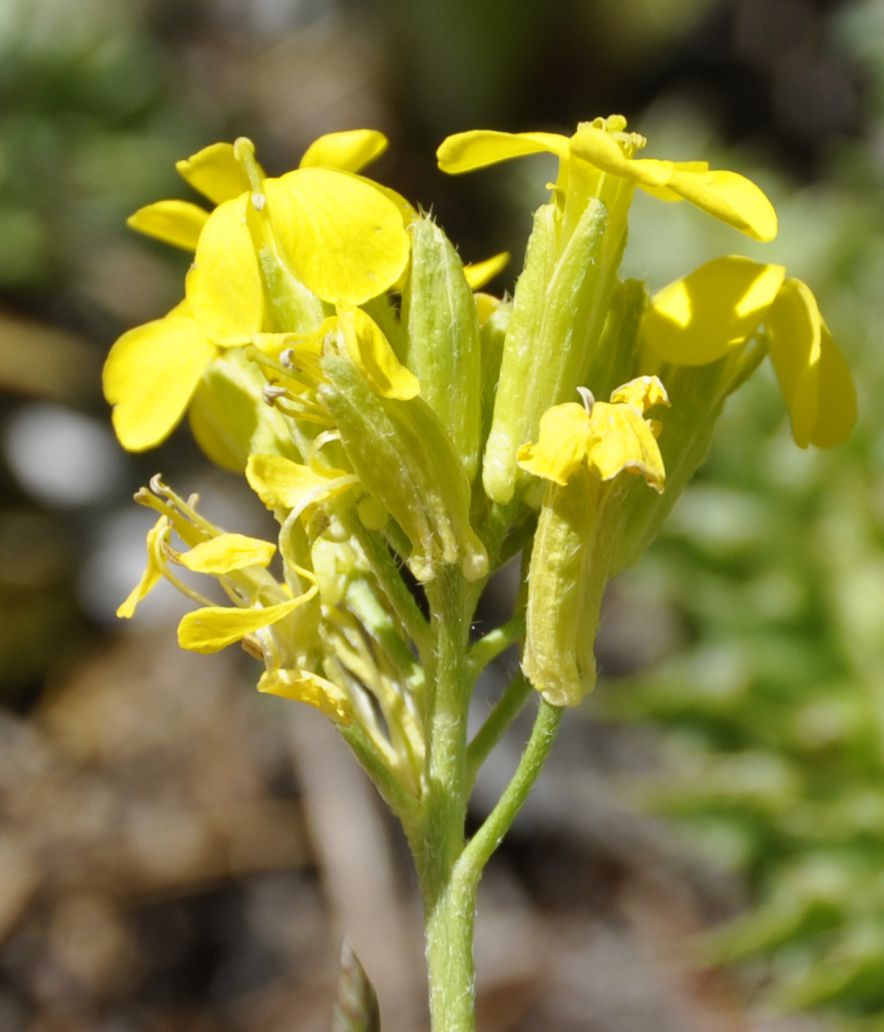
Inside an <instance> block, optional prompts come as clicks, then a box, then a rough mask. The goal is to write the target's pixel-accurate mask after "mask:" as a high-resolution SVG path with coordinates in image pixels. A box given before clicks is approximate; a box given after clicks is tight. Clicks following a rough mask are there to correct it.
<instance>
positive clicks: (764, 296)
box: [642, 255, 856, 448]
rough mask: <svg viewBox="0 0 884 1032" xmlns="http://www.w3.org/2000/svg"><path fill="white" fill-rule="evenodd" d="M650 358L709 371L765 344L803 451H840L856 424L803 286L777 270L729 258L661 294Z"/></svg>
mask: <svg viewBox="0 0 884 1032" xmlns="http://www.w3.org/2000/svg"><path fill="white" fill-rule="evenodd" d="M642 333H643V336H644V339H645V342H646V343H647V345H648V347H649V348H650V349H651V351H652V352H653V353H654V354H655V355H656V356H658V358H660V359H662V360H663V361H665V362H670V363H672V364H674V365H688V366H695V365H706V364H707V363H710V362H714V361H716V360H718V359H720V358H723V357H725V356H726V355H728V354H729V353H731V352H733V351H735V350H736V349H739V348H742V346H743V345H744V344H745V343H746V341H747V340H748V339H749V338H751V337H752V336H753V335H757V336H758V337H759V339H761V340H763V341H765V342H766V343H767V346H768V348H769V351H770V356H771V360H772V361H773V364H774V369H775V370H776V374H777V379H778V380H779V384H780V390H781V391H782V394H783V398H784V400H785V402H786V405H787V407H788V409H789V414H790V417H791V422H792V435H793V437H794V438H795V442H796V443H797V444H798V445H799V446H800V447H802V448H806V447H807V446H808V445H809V444H814V445H816V446H817V447H820V448H830V447H833V446H835V445H837V444H841V443H842V442H843V441H844V440H845V439H846V437H847V435H848V434H849V432H850V430H851V428H852V426H853V424H854V422H855V421H856V389H855V387H854V384H853V380H852V378H851V375H850V370H849V368H848V366H847V363H846V362H845V360H844V357H843V356H842V354H841V352H840V351H839V350H838V347H837V345H836V344H835V342H834V341H833V340H832V335H831V333H830V332H829V328H828V327H827V326H826V323H825V321H824V320H823V317H822V315H821V314H820V310H819V306H818V305H817V303H816V299H815V298H814V296H813V294H812V293H811V291H810V288H809V287H807V285H806V284H804V283H802V282H801V280H798V279H791V278H789V279H787V278H786V270H785V269H784V268H783V267H782V266H781V265H764V264H762V263H759V262H753V261H750V260H749V259H748V258H740V257H737V256H734V255H731V256H729V257H726V258H717V259H715V260H714V261H711V262H707V263H706V264H705V265H701V266H700V267H699V268H698V269H695V270H694V271H693V272H692V273H690V274H689V275H688V276H685V277H683V278H682V279H680V280H676V281H675V282H674V283H670V284H669V285H668V286H666V287H664V288H663V289H662V290H660V291H659V292H658V293H657V294H656V295H655V296H654V297H653V299H652V300H651V304H650V306H649V307H648V309H647V310H646V312H645V314H644V317H643V320H642Z"/></svg>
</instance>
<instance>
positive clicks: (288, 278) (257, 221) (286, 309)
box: [246, 194, 328, 333]
mask: <svg viewBox="0 0 884 1032" xmlns="http://www.w3.org/2000/svg"><path fill="white" fill-rule="evenodd" d="M255 196H256V195H252V197H251V198H250V200H249V204H248V206H247V207H246V222H247V224H248V227H249V233H250V234H251V237H252V243H253V244H254V246H255V254H256V255H257V257H258V268H259V269H260V271H261V281H262V283H263V284H264V296H265V298H266V300H267V307H266V320H267V323H268V325H267V326H266V327H265V329H267V330H268V331H270V332H274V331H275V332H277V333H310V332H311V331H312V330H315V329H317V328H318V327H319V325H320V324H321V323H322V320H323V319H324V318H325V316H326V315H327V314H328V312H327V311H326V309H325V307H324V306H323V304H322V302H321V301H320V300H319V298H318V297H317V296H316V295H315V294H314V293H313V292H312V291H311V290H309V289H308V288H307V287H306V286H304V284H303V283H302V282H301V281H300V280H299V279H298V278H297V277H296V276H295V274H294V273H293V272H292V271H291V269H290V268H289V266H288V263H287V261H286V259H285V257H284V256H283V253H282V250H281V249H280V247H279V244H278V243H277V240H276V237H275V236H274V234H273V229H272V225H271V222H270V219H269V218H268V217H267V209H266V198H264V195H263V194H258V195H257V197H259V198H260V201H259V203H260V204H261V205H262V206H261V207H260V208H256V207H255Z"/></svg>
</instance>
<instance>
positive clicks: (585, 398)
mask: <svg viewBox="0 0 884 1032" xmlns="http://www.w3.org/2000/svg"><path fill="white" fill-rule="evenodd" d="M577 393H578V394H579V395H580V400H581V401H582V402H583V407H584V408H585V409H586V414H587V415H588V416H591V415H592V407H593V405H595V395H594V394H593V393H592V391H591V390H590V389H589V388H588V387H578V388H577Z"/></svg>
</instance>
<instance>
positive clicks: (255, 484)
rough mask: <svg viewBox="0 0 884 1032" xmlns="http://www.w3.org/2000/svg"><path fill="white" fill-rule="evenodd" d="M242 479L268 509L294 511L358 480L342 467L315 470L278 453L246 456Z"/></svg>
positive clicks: (329, 495) (302, 508) (300, 509)
mask: <svg viewBox="0 0 884 1032" xmlns="http://www.w3.org/2000/svg"><path fill="white" fill-rule="evenodd" d="M246 480H248V482H249V486H250V487H251V488H252V490H253V491H254V492H255V494H256V495H257V496H258V497H259V498H260V499H261V501H262V502H263V503H264V504H265V505H266V506H267V508H268V509H270V510H275V509H290V510H292V511H297V512H302V511H303V510H304V509H306V508H308V507H309V506H311V505H316V504H317V503H318V502H322V501H325V499H326V498H331V497H332V496H333V495H335V494H338V493H339V492H340V491H344V490H346V489H347V488H348V487H351V486H353V485H354V484H357V483H358V482H359V481H358V478H357V477H355V476H353V475H352V474H349V473H345V472H344V471H343V470H337V469H334V470H329V471H328V473H327V474H322V473H317V472H316V471H315V470H314V469H312V468H311V467H310V466H303V465H301V463H299V462H292V460H291V459H286V458H284V457H283V456H281V455H250V456H249V461H248V464H247V465H246Z"/></svg>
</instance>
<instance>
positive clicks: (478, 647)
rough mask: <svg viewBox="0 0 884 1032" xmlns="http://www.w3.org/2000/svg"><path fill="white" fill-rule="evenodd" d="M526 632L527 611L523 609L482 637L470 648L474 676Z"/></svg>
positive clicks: (471, 667)
mask: <svg viewBox="0 0 884 1032" xmlns="http://www.w3.org/2000/svg"><path fill="white" fill-rule="evenodd" d="M524 633H525V613H524V611H521V612H518V613H516V615H515V616H513V617H510V619H509V620H507V622H506V623H505V624H501V625H500V627H495V628H494V630H493V631H489V632H488V633H487V634H486V635H484V636H483V637H481V638H480V639H479V640H478V641H477V642H476V643H475V644H474V645H473V646H472V648H471V649H470V670H471V671H472V673H473V676H474V677H478V675H479V674H480V673H481V672H482V671H483V670H484V669H485V667H487V666H488V664H489V663H491V662H492V661H493V660H495V659H497V657H498V656H499V655H500V654H501V653H502V652H506V650H507V649H508V648H509V647H510V645H513V644H514V643H515V642H517V641H518V640H519V639H520V638H521V637H522V635H523V634H524Z"/></svg>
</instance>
